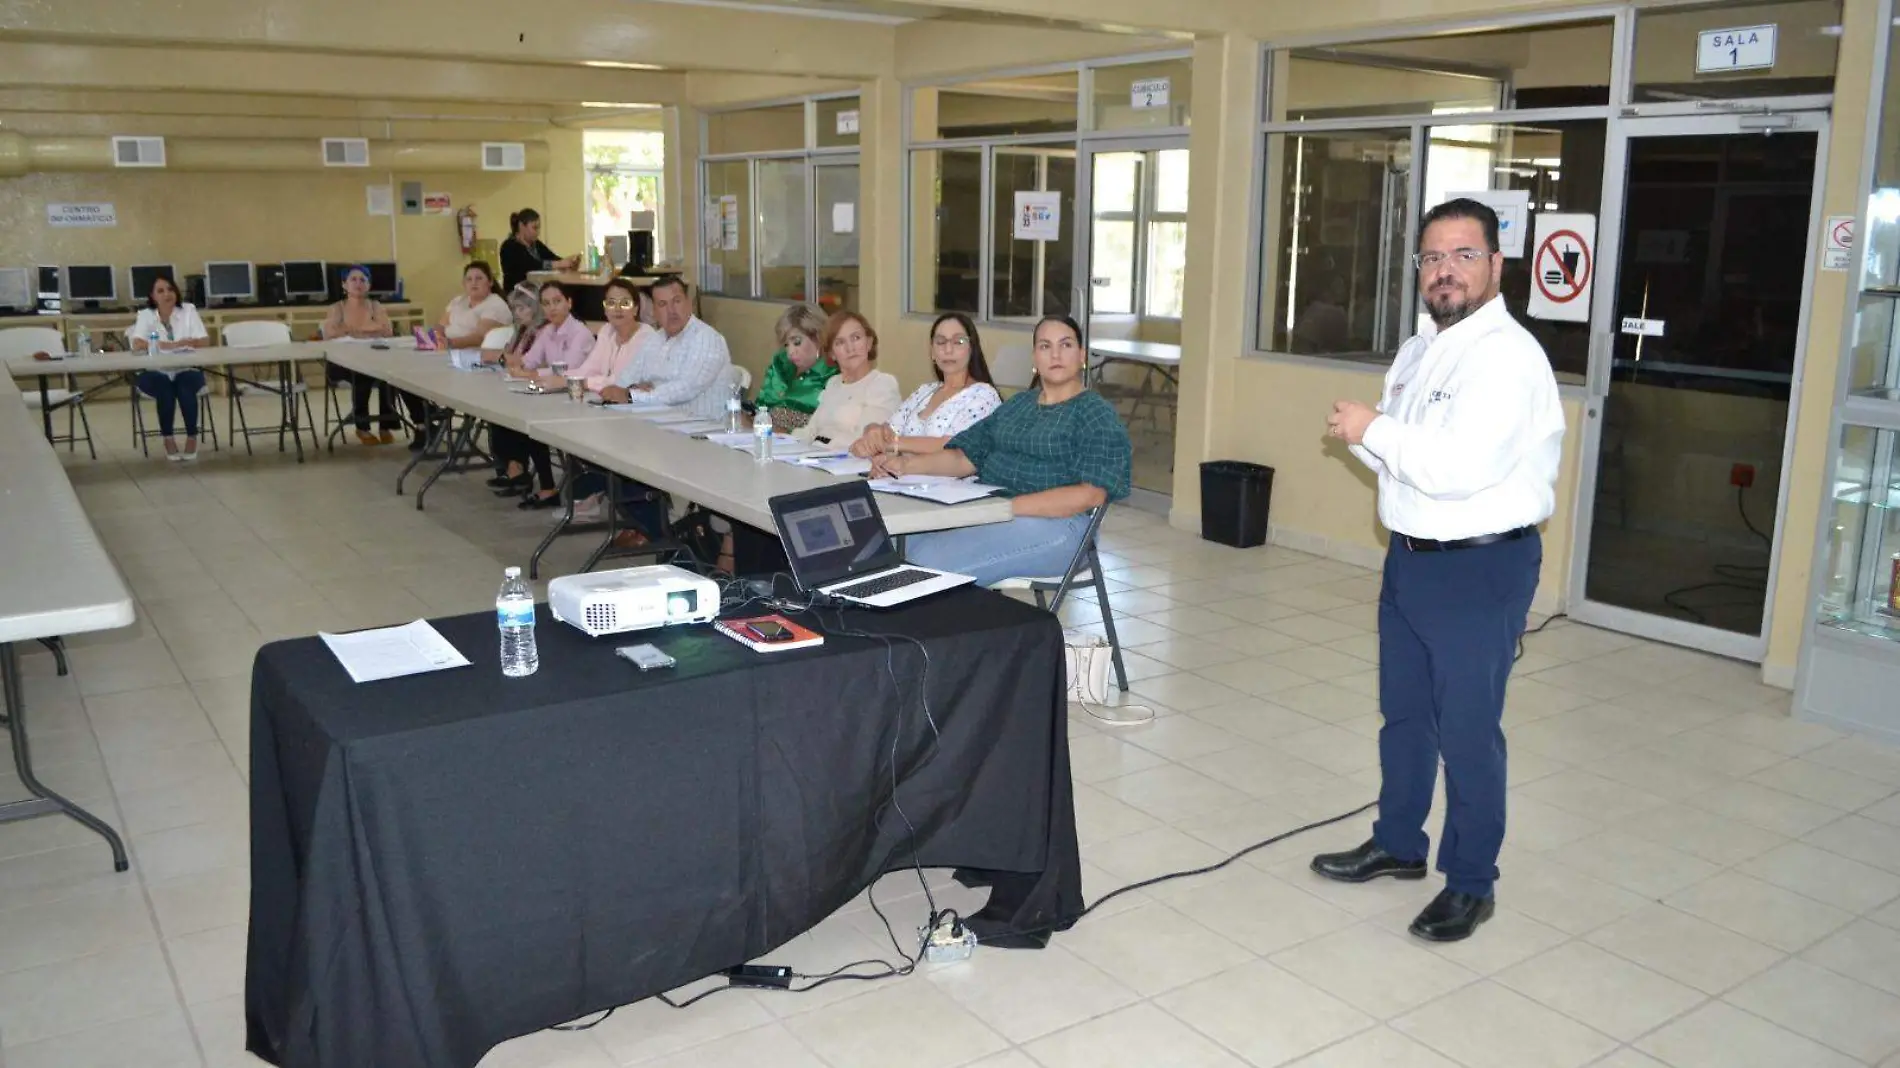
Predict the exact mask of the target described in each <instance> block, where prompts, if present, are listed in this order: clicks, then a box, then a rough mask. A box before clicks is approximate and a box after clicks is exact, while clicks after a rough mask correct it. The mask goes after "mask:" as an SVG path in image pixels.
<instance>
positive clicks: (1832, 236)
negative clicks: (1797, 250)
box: [1821, 215, 1854, 271]
mask: <svg viewBox="0 0 1900 1068" xmlns="http://www.w3.org/2000/svg"><path fill="white" fill-rule="evenodd" d="M1821 233H1822V235H1823V240H1824V241H1825V242H1826V244H1825V245H1823V246H1822V248H1821V269H1822V270H1824V271H1845V270H1847V265H1848V257H1849V255H1850V254H1851V253H1852V252H1853V251H1854V217H1853V216H1852V215H1830V216H1828V217H1827V222H1826V224H1825V225H1823V226H1822V227H1821Z"/></svg>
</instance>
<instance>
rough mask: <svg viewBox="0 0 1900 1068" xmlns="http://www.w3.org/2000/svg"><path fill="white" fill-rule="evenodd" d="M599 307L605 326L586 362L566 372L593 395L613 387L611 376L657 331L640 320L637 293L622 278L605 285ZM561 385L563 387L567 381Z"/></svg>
mask: <svg viewBox="0 0 1900 1068" xmlns="http://www.w3.org/2000/svg"><path fill="white" fill-rule="evenodd" d="M600 305H601V307H602V308H603V309H605V310H606V312H607V325H606V326H603V327H601V328H600V336H599V337H597V338H596V339H595V340H594V348H593V351H592V352H589V353H588V354H587V359H586V360H585V361H584V362H583V363H582V364H581V365H580V366H579V367H576V368H572V369H570V370H569V371H568V376H569V377H571V378H581V379H584V380H586V382H587V388H588V389H589V390H591V391H593V392H595V393H598V392H600V388H601V387H602V386H611V385H613V384H614V376H615V375H618V374H619V373H620V369H621V368H622V367H625V366H626V365H627V364H629V363H632V362H633V357H634V355H635V354H636V353H638V352H639V351H640V346H641V345H643V344H645V343H646V339H647V338H649V337H652V336H653V335H654V334H655V333H656V332H657V331H655V330H654V329H653V328H652V327H650V326H648V325H646V324H645V323H643V322H641V321H640V314H639V313H640V291H639V290H637V289H635V288H634V285H633V283H632V282H629V281H627V280H626V279H625V278H616V279H614V280H613V281H611V282H608V283H607V292H606V294H605V295H604V296H603V297H602V298H601V301H600ZM560 384H561V385H563V386H565V385H566V382H565V381H562V382H561V383H560Z"/></svg>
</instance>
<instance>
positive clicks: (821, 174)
mask: <svg viewBox="0 0 1900 1068" xmlns="http://www.w3.org/2000/svg"><path fill="white" fill-rule="evenodd" d="M812 176H813V181H815V182H817V184H818V306H819V307H821V308H823V309H824V310H825V311H826V312H838V311H855V310H857V307H858V227H859V226H860V225H862V224H861V221H860V220H859V219H858V166H857V164H855V163H854V164H851V165H849V166H834V167H814V168H812Z"/></svg>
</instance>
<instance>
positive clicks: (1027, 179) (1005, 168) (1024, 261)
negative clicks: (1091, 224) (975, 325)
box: [990, 148, 1075, 319]
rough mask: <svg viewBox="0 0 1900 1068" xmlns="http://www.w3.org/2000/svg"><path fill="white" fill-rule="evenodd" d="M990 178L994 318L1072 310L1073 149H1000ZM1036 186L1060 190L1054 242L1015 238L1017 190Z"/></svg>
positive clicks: (991, 309)
mask: <svg viewBox="0 0 1900 1068" xmlns="http://www.w3.org/2000/svg"><path fill="white" fill-rule="evenodd" d="M990 181H991V183H992V189H993V191H994V193H995V203H994V204H993V205H992V207H991V212H992V214H991V222H992V231H991V237H990V240H991V244H992V247H993V249H994V250H995V254H994V256H993V258H992V260H991V263H990V271H991V274H990V317H991V318H994V319H1006V318H1035V317H1037V316H1041V315H1066V314H1068V313H1069V308H1070V305H1071V304H1072V303H1073V296H1074V294H1073V290H1072V287H1073V285H1074V279H1075V238H1074V234H1075V151H1074V149H1069V148H1063V149H1015V148H1012V149H997V150H996V153H995V173H994V174H992V175H991V178H990ZM1031 190H1052V191H1056V192H1058V193H1059V194H1060V195H1061V200H1060V202H1059V204H1060V207H1059V219H1058V223H1059V227H1060V229H1059V234H1060V236H1059V237H1058V238H1057V239H1056V240H1054V241H1018V240H1016V237H1015V221H1016V193H1017V192H1018V191H1025V192H1026V191H1031Z"/></svg>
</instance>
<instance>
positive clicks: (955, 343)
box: [930, 334, 970, 349]
mask: <svg viewBox="0 0 1900 1068" xmlns="http://www.w3.org/2000/svg"><path fill="white" fill-rule="evenodd" d="M930 343H931V344H932V345H934V346H936V347H937V348H940V349H967V348H969V347H970V339H969V338H967V337H964V336H963V335H962V334H958V335H957V336H956V337H933V338H931V339H930Z"/></svg>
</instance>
